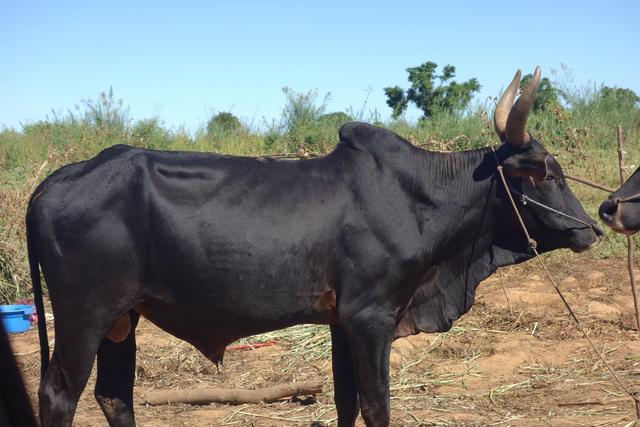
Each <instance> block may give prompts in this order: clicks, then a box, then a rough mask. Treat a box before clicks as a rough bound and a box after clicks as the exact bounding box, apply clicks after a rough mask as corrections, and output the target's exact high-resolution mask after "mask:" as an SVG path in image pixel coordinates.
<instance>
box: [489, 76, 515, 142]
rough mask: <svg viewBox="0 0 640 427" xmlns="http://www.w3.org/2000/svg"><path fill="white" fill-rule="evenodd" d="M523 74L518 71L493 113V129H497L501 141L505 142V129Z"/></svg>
mask: <svg viewBox="0 0 640 427" xmlns="http://www.w3.org/2000/svg"><path fill="white" fill-rule="evenodd" d="M521 75H522V72H521V71H520V70H518V71H517V72H516V75H515V76H514V77H513V80H511V83H509V86H507V88H506V89H505V91H504V93H503V94H502V96H501V97H500V101H498V104H497V105H496V110H495V112H494V113H493V127H494V128H495V129H496V133H497V134H498V136H499V137H500V140H501V141H503V142H504V140H505V133H504V131H505V128H506V127H507V118H508V117H509V112H510V111H511V106H512V105H513V100H514V99H515V98H516V91H517V90H518V85H519V84H520V77H521Z"/></svg>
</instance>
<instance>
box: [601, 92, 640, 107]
mask: <svg viewBox="0 0 640 427" xmlns="http://www.w3.org/2000/svg"><path fill="white" fill-rule="evenodd" d="M600 101H601V102H603V103H604V104H605V105H609V106H612V107H615V108H618V109H621V110H632V109H635V108H638V102H639V101H640V97H638V95H636V93H635V92H634V91H632V90H631V89H623V88H619V87H608V86H604V87H603V88H602V89H600Z"/></svg>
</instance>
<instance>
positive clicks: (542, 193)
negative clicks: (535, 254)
mask: <svg viewBox="0 0 640 427" xmlns="http://www.w3.org/2000/svg"><path fill="white" fill-rule="evenodd" d="M520 76H521V73H520V70H518V72H517V73H516V75H515V77H514V78H513V80H512V81H511V84H509V86H508V87H507V89H506V90H505V92H504V94H503V95H502V97H501V98H500V101H499V102H498V104H497V106H496V110H495V115H494V126H495V130H496V133H497V134H498V136H499V137H500V139H501V141H502V142H503V145H502V146H501V147H500V149H499V150H498V158H499V161H500V162H501V163H502V165H503V167H504V171H505V175H506V176H507V180H508V181H509V184H510V186H512V187H513V188H514V189H515V190H516V192H519V193H521V194H524V195H526V196H528V197H529V198H531V199H533V200H535V201H537V202H539V203H541V204H544V205H546V206H548V207H549V208H551V209H555V210H557V211H559V212H563V213H565V214H567V215H569V216H571V217H574V218H577V219H578V220H580V221H582V222H580V221H576V219H572V218H569V217H567V216H563V215H559V214H557V213H554V212H553V211H552V210H550V209H546V208H543V207H540V206H538V205H535V204H532V203H527V204H526V205H525V206H523V205H522V204H520V206H519V209H520V212H521V213H522V216H523V219H524V222H525V224H526V226H527V228H528V229H529V232H530V234H531V236H532V237H533V238H534V239H535V240H536V241H537V242H538V248H539V250H540V251H548V250H552V249H556V248H569V249H571V250H573V251H575V252H580V251H583V250H586V249H589V248H591V247H592V246H594V245H596V244H597V243H598V242H599V241H600V239H601V238H602V230H600V229H599V228H598V227H597V225H596V223H595V221H594V220H593V219H591V218H590V217H589V216H588V215H587V214H586V212H585V211H584V209H583V208H582V206H581V205H580V203H579V202H578V200H577V199H576V197H575V196H574V195H573V193H572V192H571V190H570V189H569V186H568V185H567V182H566V180H565V177H564V175H563V173H562V168H561V167H560V164H559V163H558V162H557V160H556V159H555V158H554V157H553V156H552V155H551V154H550V153H549V152H548V151H547V150H546V149H545V148H544V147H543V146H542V144H540V143H539V142H538V141H536V139H535V138H534V137H533V136H532V135H531V134H530V133H529V132H528V131H527V119H528V117H529V113H530V111H531V108H532V106H533V103H534V101H535V99H536V94H537V92H538V86H539V85H540V67H537V68H536V70H535V72H534V74H533V77H532V78H531V80H530V82H529V83H528V85H527V86H526V87H524V88H523V89H522V91H521V94H520V97H519V98H518V100H517V101H516V102H515V104H514V103H513V101H514V99H515V96H516V92H517V89H518V86H519V84H520ZM517 198H518V196H516V199H517ZM521 236H522V234H521V232H520V235H519V236H518V238H520V239H521V238H522V237H521Z"/></svg>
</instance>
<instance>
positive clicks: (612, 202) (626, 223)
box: [598, 168, 640, 235]
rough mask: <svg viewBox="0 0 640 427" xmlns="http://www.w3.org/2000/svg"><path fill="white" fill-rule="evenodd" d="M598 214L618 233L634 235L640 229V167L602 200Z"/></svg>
mask: <svg viewBox="0 0 640 427" xmlns="http://www.w3.org/2000/svg"><path fill="white" fill-rule="evenodd" d="M634 196H636V197H634ZM598 214H599V215H600V218H601V219H602V220H603V221H604V222H605V224H607V225H608V226H609V227H611V229H612V230H613V231H615V232H617V233H622V234H626V235H632V234H635V233H637V232H638V230H640V168H638V169H636V171H635V172H634V173H633V175H631V176H630V177H629V179H627V181H626V182H625V183H624V184H623V185H622V186H621V187H620V188H618V189H617V190H616V191H615V192H613V193H611V195H610V196H609V198H608V199H607V200H605V201H604V202H602V204H601V205H600V209H599V211H598Z"/></svg>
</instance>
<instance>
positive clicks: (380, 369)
mask: <svg viewBox="0 0 640 427" xmlns="http://www.w3.org/2000/svg"><path fill="white" fill-rule="evenodd" d="M349 317H350V318H349V319H345V321H344V323H343V327H344V329H345V331H346V333H347V338H348V340H349V345H350V346H351V353H352V356H353V359H354V362H355V367H356V377H357V382H358V395H359V397H360V412H361V413H362V417H363V418H364V420H365V422H366V424H367V426H369V427H371V426H388V425H389V417H390V415H389V353H390V351H391V341H392V337H393V331H394V328H395V319H394V318H393V317H392V316H391V315H385V313H384V312H381V311H380V309H379V308H378V307H375V308H370V309H365V310H361V311H359V312H358V313H357V314H356V315H354V316H349Z"/></svg>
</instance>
